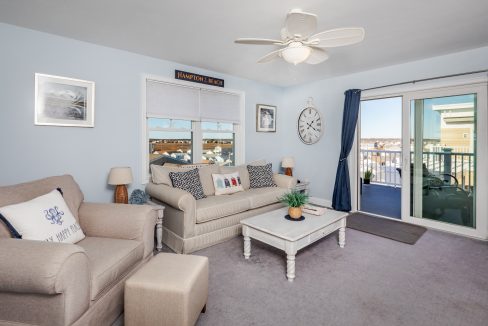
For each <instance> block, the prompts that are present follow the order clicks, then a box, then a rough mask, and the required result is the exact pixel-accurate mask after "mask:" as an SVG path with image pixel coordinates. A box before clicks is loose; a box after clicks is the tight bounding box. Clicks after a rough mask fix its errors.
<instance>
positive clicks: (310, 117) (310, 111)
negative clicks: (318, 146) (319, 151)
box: [298, 106, 324, 145]
mask: <svg viewBox="0 0 488 326" xmlns="http://www.w3.org/2000/svg"><path fill="white" fill-rule="evenodd" d="M323 131H324V124H323V122H322V118H321V116H320V113H319V111H317V109H316V108H314V107H312V106H309V107H307V108H305V109H304V110H303V111H302V112H301V113H300V116H299V117H298V136H299V137H300V139H301V141H302V142H304V143H305V144H307V145H312V144H315V143H316V142H318V141H319V139H320V137H322V133H323Z"/></svg>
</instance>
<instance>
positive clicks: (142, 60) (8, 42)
mask: <svg viewBox="0 0 488 326" xmlns="http://www.w3.org/2000/svg"><path fill="white" fill-rule="evenodd" d="M0 44H1V51H0V73H1V74H0V100H1V102H0V103H1V105H0V149H1V153H2V158H1V159H0V171H1V172H0V185H6V184H13V183H18V182H22V181H28V180H32V179H36V178H42V177H45V176H49V175H55V174H62V173H69V174H72V175H73V176H74V177H75V178H76V180H77V181H78V182H79V184H80V186H81V188H82V190H83V192H84V193H85V197H86V199H87V200H91V201H110V200H111V198H112V193H113V190H112V188H110V187H109V186H107V185H106V179H107V174H108V171H109V170H110V168H111V167H112V166H125V165H127V166H131V167H132V169H133V172H134V177H135V182H134V184H133V185H132V186H131V188H136V187H141V185H140V173H139V171H140V170H141V157H140V152H141V150H140V146H141V145H140V144H141V132H140V124H139V121H140V111H139V110H140V103H141V78H142V75H143V74H153V75H159V76H162V77H169V78H172V77H173V75H174V69H182V70H188V71H192V72H196V73H201V74H208V75H212V76H216V77H220V78H224V79H225V83H226V87H228V88H231V89H238V90H242V91H244V92H245V93H246V161H251V160H255V159H260V158H266V159H268V160H270V161H271V162H272V163H273V166H275V169H276V166H277V165H278V164H279V162H280V159H281V158H282V157H283V156H285V155H293V156H295V159H296V164H297V166H296V168H295V170H294V173H295V175H296V176H298V177H300V178H302V179H305V178H306V179H310V180H311V182H312V183H311V189H312V195H314V196H318V197H321V198H325V199H329V200H330V199H331V198H332V191H333V185H334V178H335V171H336V166H337V160H338V155H339V149H340V133H341V123H342V107H343V101H344V95H343V93H344V91H345V90H346V89H349V88H367V87H371V86H376V85H383V84H389V83H395V82H402V81H407V80H412V79H420V78H424V77H432V76H437V75H444V74H450V73H457V72H465V71H472V70H478V69H485V68H487V67H488V47H484V48H479V49H476V50H471V51H466V52H461V53H456V54H450V55H446V56H441V57H435V58H430V59H426V60H420V61H415V62H410V63H407V64H402V65H396V66H390V67H386V68H381V69H376V70H370V71H365V72H360V73H356V74H351V75H345V76H341V77H336V78H330V79H324V80H321V81H318V82H313V83H308V84H305V85H301V86H297V87H291V88H287V89H282V88H279V87H274V86H270V85H267V84H262V83H258V82H254V81H250V80H246V79H241V78H237V77H233V76H229V75H224V74H219V73H216V72H209V71H206V70H202V69H198V68H195V67H188V66H184V65H180V64H177V63H174V62H169V61H163V60H157V59H153V58H149V57H145V56H141V55H137V54H133V53H129V52H125V51H120V50H116V49H111V48H107V47H102V46H97V45H94V44H90V43H84V42H80V41H76V40H72V39H67V38H63V37H58V36H54V35H50V34H45V33H41V32H37V31H32V30H28V29H23V28H19V27H15V26H11V25H6V24H0ZM236 64H238V63H236ZM324 64H327V63H324ZM256 69H259V66H256ZM36 72H39V73H45V74H51V75H60V76H65V77H73V78H79V79H86V80H91V81H94V82H95V83H96V103H95V110H96V113H95V128H86V129H85V128H65V127H47V126H34V73H36ZM310 96H311V97H313V98H314V102H315V105H316V107H317V108H318V109H319V110H320V111H321V113H322V115H323V118H324V119H325V121H326V125H325V134H324V136H323V138H322V140H321V141H319V142H318V143H317V144H315V145H311V146H308V145H304V144H303V143H302V142H301V141H300V140H299V139H298V136H297V131H296V119H297V117H298V114H299V113H300V111H301V109H302V108H303V107H304V105H305V104H306V100H307V98H308V97H310ZM257 103H263V104H271V105H277V106H278V113H277V118H278V119H277V132H276V133H256V131H255V110H256V109H255V105H256V104H257Z"/></svg>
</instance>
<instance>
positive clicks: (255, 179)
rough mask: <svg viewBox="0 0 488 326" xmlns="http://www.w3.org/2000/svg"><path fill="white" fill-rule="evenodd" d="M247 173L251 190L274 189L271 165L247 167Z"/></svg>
mask: <svg viewBox="0 0 488 326" xmlns="http://www.w3.org/2000/svg"><path fill="white" fill-rule="evenodd" d="M247 171H248V172H249V184H250V187H251V188H263V187H276V184H275V183H274V181H273V169H272V165H271V163H268V164H266V165H262V166H253V165H248V166H247Z"/></svg>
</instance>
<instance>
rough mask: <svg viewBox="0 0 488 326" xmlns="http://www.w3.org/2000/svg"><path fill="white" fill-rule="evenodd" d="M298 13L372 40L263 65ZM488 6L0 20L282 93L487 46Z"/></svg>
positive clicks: (192, 0)
mask: <svg viewBox="0 0 488 326" xmlns="http://www.w3.org/2000/svg"><path fill="white" fill-rule="evenodd" d="M292 8H301V9H303V10H304V11H308V12H312V13H315V14H317V15H318V31H322V30H325V29H331V28H337V27H347V26H362V27H364V28H365V29H366V38H365V40H364V41H363V42H362V43H360V44H357V45H352V46H348V47H343V48H335V49H330V51H329V52H330V59H329V60H327V61H325V62H324V63H321V64H319V65H306V64H301V65H298V66H293V65H291V64H288V63H285V62H282V61H281V60H278V61H275V62H272V63H267V64H257V63H256V61H257V60H258V58H260V57H261V56H263V55H264V54H266V53H267V52H270V51H271V50H273V49H274V47H273V46H256V45H255V46H253V45H238V44H234V43H233V41H234V39H236V38H239V37H264V38H279V32H280V28H281V27H282V26H283V23H284V19H285V16H286V14H287V12H288V11H289V10H290V9H292ZM487 17H488V1H487V0H463V1H460V0H409V1H408V0H403V1H400V0H357V1H353V0H342V1H338V0H300V1H299V0H266V1H265V0H240V1H237V0H220V1H219V0H179V1H176V0H173V1H168V0H166V1H165V0H145V1H136V0H132V1H131V0H103V1H100V0H78V1H75V0H15V1H13V0H0V21H2V22H5V23H8V24H13V25H19V26H24V27H27V28H31V29H36V30H40V31H44V32H48V33H52V34H58V35H62V36H66V37H70V38H74V39H78V40H83V41H87V42H91V43H96V44H101V45H105V46H109V47H114V48H118V49H124V50H128V51H131V52H135V53H140V54H144V55H148V56H151V57H156V58H161V59H166V60H171V61H175V62H179V63H182V64H187V65H192V66H197V67H201V68H205V69H210V70H214V71H217V72H222V73H227V74H231V75H235V76H240V77H245V78H249V79H253V80H258V81H262V82H267V83H270V84H274V85H279V86H290V85H296V84H301V83H305V82H309V81H313V80H318V79H323V78H327V77H330V76H335V75H342V74H347V73H351V72H356V71H362V70H368V69H372V68H377V67H382V66H387V65H392V64H397V63H402V62H407V61H412V60H416V59H421V58H426V57H432V56H436V55H442V54H446V53H451V52H457V51H462V50H466V49H470V48H476V47H481V46H485V45H487V44H488V18H487Z"/></svg>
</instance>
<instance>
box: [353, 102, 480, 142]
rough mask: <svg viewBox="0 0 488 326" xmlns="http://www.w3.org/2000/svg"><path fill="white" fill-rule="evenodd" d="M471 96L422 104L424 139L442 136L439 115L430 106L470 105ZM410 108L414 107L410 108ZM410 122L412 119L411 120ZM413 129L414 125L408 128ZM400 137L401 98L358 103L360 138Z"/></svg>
mask: <svg viewBox="0 0 488 326" xmlns="http://www.w3.org/2000/svg"><path fill="white" fill-rule="evenodd" d="M474 101H475V95H474V94H468V95H457V96H448V97H438V98H431V99H425V100H424V110H423V113H424V130H423V134H424V138H426V139H438V138H440V133H441V116H440V112H438V111H434V110H433V109H432V106H433V105H442V104H454V103H473V102H474ZM412 108H413V104H412ZM412 118H413V116H412ZM411 125H412V127H413V123H412V124H411ZM401 134H402V98H401V97H391V98H383V99H377V100H367V101H361V138H397V139H400V138H401Z"/></svg>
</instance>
